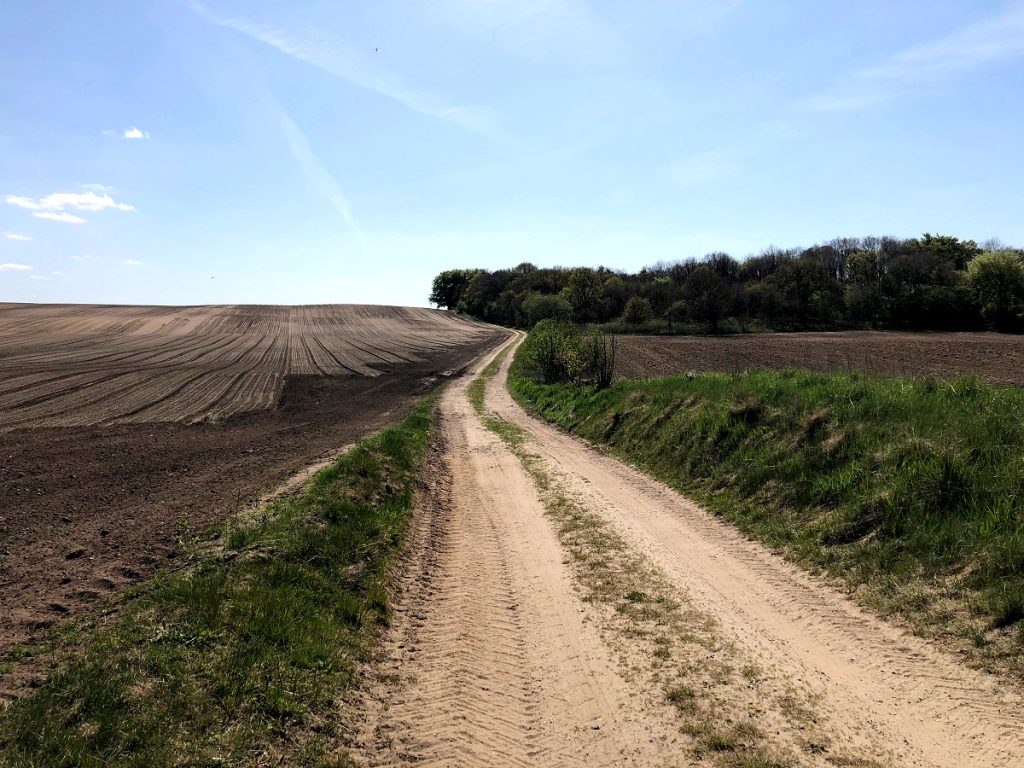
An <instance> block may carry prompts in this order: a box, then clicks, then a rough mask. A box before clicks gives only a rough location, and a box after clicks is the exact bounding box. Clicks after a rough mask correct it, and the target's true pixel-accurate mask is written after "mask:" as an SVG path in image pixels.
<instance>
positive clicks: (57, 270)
mask: <svg viewBox="0 0 1024 768" xmlns="http://www.w3.org/2000/svg"><path fill="white" fill-rule="evenodd" d="M50 274H51V275H53V276H55V277H62V276H63V275H64V273H63V272H61V271H60V270H59V269H55V270H53V272H51V273H50Z"/></svg>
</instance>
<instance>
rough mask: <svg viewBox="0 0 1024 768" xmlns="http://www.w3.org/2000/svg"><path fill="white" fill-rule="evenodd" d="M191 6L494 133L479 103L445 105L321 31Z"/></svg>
mask: <svg viewBox="0 0 1024 768" xmlns="http://www.w3.org/2000/svg"><path fill="white" fill-rule="evenodd" d="M190 6H191V7H192V9H193V10H194V11H195V12H196V13H198V14H199V15H201V16H202V17H203V18H205V19H206V20H207V21H209V22H210V23H212V24H215V25H216V26H219V27H223V28H225V29H230V30H233V31H235V32H238V33H240V34H242V35H245V36H246V37H249V38H251V39H252V40H256V41H258V42H260V43H263V44H264V45H268V46H270V47H271V48H274V49H275V50H277V51H279V52H280V53H283V54H284V55H286V56H290V57H291V58H293V59H297V60H299V61H302V62H305V63H306V64H309V65H310V66H312V67H316V68H317V69H320V70H322V71H324V72H327V73H328V74H330V75H333V76H334V77H337V78H339V79H341V80H344V81H346V82H348V83H350V84H352V85H355V86H358V87H359V88H364V89H366V90H368V91H373V92H374V93H376V94H379V95H380V96H384V97H386V98H389V99H392V100H394V101H396V102H398V103H399V104H402V105H403V106H405V107H407V108H409V109H411V110H412V111H414V112H418V113H419V114H421V115H426V116H427V117H432V118H436V119H438V120H443V121H445V122H447V123H451V124H453V125H457V126H459V127H461V128H465V129H466V130H469V131H474V132H476V133H484V134H486V133H490V132H491V130H492V125H491V120H490V119H489V118H488V117H487V115H486V113H485V111H484V110H482V109H480V108H478V107H471V106H458V105H453V104H447V103H445V102H444V100H442V99H441V98H439V97H438V96H436V95H434V94H432V93H430V92H428V91H425V90H422V89H419V88H416V87H414V86H412V85H410V84H408V83H407V82H405V81H404V80H403V79H402V78H401V77H400V76H399V75H397V74H395V73H394V72H390V71H388V70H387V69H385V68H384V67H382V66H381V65H380V64H378V63H377V62H376V61H374V60H373V59H372V58H371V57H370V56H368V55H366V54H363V53H362V52H360V51H358V50H356V49H354V48H352V47H351V46H349V45H346V44H345V43H343V42H341V41H340V40H337V39H330V40H328V39H327V38H326V37H324V36H323V35H320V36H319V37H318V38H317V39H314V38H313V37H302V36H298V35H295V34H292V33H289V32H286V31H283V30H280V29H276V28H273V27H270V26H267V25H263V24H258V23H255V22H252V21H249V20H247V19H243V18H239V17H231V18H222V17H219V16H217V15H215V14H214V13H212V12H211V11H210V10H209V9H207V8H206V6H204V5H202V4H201V3H199V2H191V3H190Z"/></svg>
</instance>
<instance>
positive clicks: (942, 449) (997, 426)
mask: <svg viewBox="0 0 1024 768" xmlns="http://www.w3.org/2000/svg"><path fill="white" fill-rule="evenodd" d="M509 387H510V389H511V391H512V393H513V395H514V396H515V397H516V399H517V400H518V401H519V402H520V403H521V404H522V405H524V406H525V407H526V408H527V409H529V410H530V411H531V412H533V413H535V414H537V415H539V416H541V417H543V418H545V419H547V420H548V421H550V422H553V423H555V424H557V425H559V426H561V427H563V428H565V429H567V430H569V431H571V432H573V433H575V434H577V435H579V436H581V437H583V438H586V439H587V440H589V441H591V442H593V443H596V444H600V445H604V446H607V447H608V448H609V449H610V450H611V451H612V452H613V453H615V454H617V455H618V456H620V457H621V458H623V459H625V460H627V461H629V462H631V463H633V464H634V465H636V466H638V467H639V468H640V469H642V470H644V471H646V472H648V473H650V474H652V475H654V476H655V477H657V478H659V479H661V480H663V481H665V482H667V483H668V484H669V485H672V486H674V487H676V488H678V489H679V490H681V491H683V492H685V493H686V494H688V495H689V496H691V497H693V498H695V499H697V500H699V501H700V502H702V503H703V504H704V505H705V506H707V507H708V508H709V509H711V510H712V511H713V512H715V513H717V514H719V515H721V516H723V517H725V518H727V519H729V520H731V521H733V522H734V523H736V524H737V525H738V526H739V527H740V528H741V529H742V530H744V531H745V532H747V533H748V534H751V535H753V536H755V537H758V538H760V539H762V540H763V541H765V542H767V543H768V544H770V545H772V546H775V547H779V548H782V549H783V550H784V551H786V552H787V553H789V554H790V555H791V556H793V557H794V558H796V559H798V560H800V561H802V562H804V563H806V564H809V565H811V566H813V567H817V568H821V569H825V570H827V571H828V572H830V573H831V574H833V575H834V576H836V577H838V578H840V579H842V580H843V581H845V583H846V584H847V585H848V586H849V588H850V589H851V590H854V591H855V592H856V594H857V596H858V598H859V599H861V600H862V601H863V602H865V603H866V604H868V605H870V606H872V607H874V608H875V609H877V610H878V611H880V612H881V613H883V614H890V615H891V614H898V615H900V616H902V617H903V618H905V619H906V620H908V621H909V622H910V623H911V625H912V626H913V627H914V628H915V630H916V631H918V632H919V633H921V634H923V635H927V636H942V637H944V638H945V639H946V640H948V641H951V642H953V643H955V644H956V645H957V646H958V647H959V649H960V650H961V651H962V652H963V653H965V654H966V655H967V656H968V658H969V659H971V660H972V661H973V662H974V663H976V664H978V665H981V666H986V667H988V668H991V669H996V670H1000V671H1004V672H1009V673H1011V674H1014V675H1016V676H1018V677H1021V676H1024V653H1022V651H1024V623H1022V622H1021V620H1022V619H1024V451H1022V446H1024V391H1021V390H1017V389H1003V388H997V387H992V386H988V385H985V384H983V383H981V382H979V381H978V380H976V379H960V380H955V381H949V382H943V381H935V380H901V379H879V378H872V377H868V376H864V375H828V374H812V373H802V372H757V373H748V374H741V375H735V376H729V375H719V374H709V375H700V376H686V377H670V378H664V379H649V380H640V381H623V382H618V383H616V384H614V385H612V386H611V387H609V388H607V389H604V390H601V391H596V390H593V389H588V388H579V387H570V386H565V385H541V384H537V383H534V382H533V381H531V380H530V379H529V378H527V377H526V376H525V375H523V367H522V365H521V361H520V360H518V359H517V361H516V363H515V365H514V367H513V375H512V376H511V377H510V381H509Z"/></svg>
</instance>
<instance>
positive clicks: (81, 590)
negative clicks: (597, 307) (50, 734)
mask: <svg viewBox="0 0 1024 768" xmlns="http://www.w3.org/2000/svg"><path fill="white" fill-rule="evenodd" d="M495 338H496V337H492V338H490V339H485V340H484V341H481V342H477V343H475V344H471V345H466V346H464V347H461V348H459V349H456V350H449V351H446V352H442V353H438V354H436V355H434V356H433V357H432V359H431V360H430V361H429V362H427V363H415V364H403V365H396V366H391V367H390V368H388V369H387V370H386V373H385V375H382V376H380V377H376V378H369V377H363V376H339V377H326V376H312V375H303V376H292V377H289V379H288V381H287V384H286V386H285V390H284V393H283V395H282V398H281V403H280V405H279V407H277V408H275V409H273V410H269V411H262V412H256V413H248V414H243V415H240V416H236V417H233V418H231V419H229V420H227V421H225V422H222V423H219V424H194V425H185V424H178V423H167V422H164V423H153V424H126V425H117V426H109V427H62V428H36V429H20V430H14V431H9V432H6V433H0V606H2V609H0V660H2V659H3V657H4V655H6V653H7V652H8V651H9V650H10V648H11V646H12V645H13V644H29V645H31V644H34V643H39V642H41V641H43V640H45V638H46V637H47V636H48V633H49V631H50V630H51V628H52V627H53V626H54V625H55V624H56V623H58V622H61V621H64V620H66V619H69V618H72V617H75V616H76V615H80V614H82V613H83V612H84V611H88V610H89V609H90V608H94V607H95V606H97V605H98V604H100V603H102V602H103V600H104V598H106V597H109V596H110V595H112V594H113V593H115V592H116V591H117V590H119V589H122V588H123V587H125V586H127V585H130V584H133V583H135V582H138V581H140V580H141V579H145V578H147V577H149V576H151V575H152V574H153V573H154V571H156V570H157V569H160V568H174V567H175V564H176V561H177V558H178V556H179V540H180V539H181V536H182V534H183V532H185V531H186V530H187V535H189V536H192V535H196V534H201V533H202V532H203V531H205V530H206V529H208V528H209V527H210V526H213V525H216V524H217V523H220V522H222V521H223V520H224V519H225V518H226V517H227V516H228V515H230V514H231V513H232V512H233V511H235V510H238V509H240V508H241V507H242V506H243V505H244V504H245V503H246V502H248V501H251V500H253V499H255V498H258V497H259V496H260V495H261V494H262V493H264V492H266V491H268V490H270V489H272V488H274V487H276V486H277V485H279V484H280V483H282V482H283V481H284V480H286V479H287V478H288V476H289V475H290V474H291V473H292V472H294V471H295V470H297V469H300V468H303V467H305V466H308V465H309V464H312V463H314V462H315V461H316V460H317V459H318V458H320V457H322V456H324V455H326V454H329V453H331V452H333V451H336V450H337V449H338V448H340V447H342V446H344V445H346V444H349V443H351V442H353V441H355V440H356V439H358V438H359V437H362V436H364V435H366V434H368V433H370V432H372V431H374V430H377V429H379V428H381V427H382V426H384V425H385V424H387V423H389V422H393V421H395V420H397V419H399V418H400V417H402V416H403V415H404V414H406V413H407V412H408V411H409V410H410V409H411V407H412V404H413V403H414V402H415V400H416V399H417V398H418V397H419V396H421V395H423V394H424V393H426V392H427V391H429V390H430V389H431V388H432V387H433V386H434V385H435V384H436V383H437V382H438V380H439V378H440V377H441V376H443V375H444V374H445V372H448V373H449V374H450V372H451V371H453V370H459V369H461V367H462V366H464V365H465V364H466V363H468V362H469V360H471V359H472V358H473V357H475V356H476V355H477V354H478V353H479V352H480V351H482V350H483V349H485V348H487V347H488V346H490V345H491V344H492V343H493V341H494V340H495ZM185 526H187V529H186V528H185ZM6 687H7V686H6V685H5V681H4V680H3V678H0V699H2V698H3V694H4V689H5V688H6Z"/></svg>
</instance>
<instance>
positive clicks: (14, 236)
mask: <svg viewBox="0 0 1024 768" xmlns="http://www.w3.org/2000/svg"><path fill="white" fill-rule="evenodd" d="M4 237H5V238H7V239H8V240H16V241H18V242H19V243H27V242H28V241H29V240H31V239H32V236H31V235H23V234H21V233H19V232H4Z"/></svg>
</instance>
